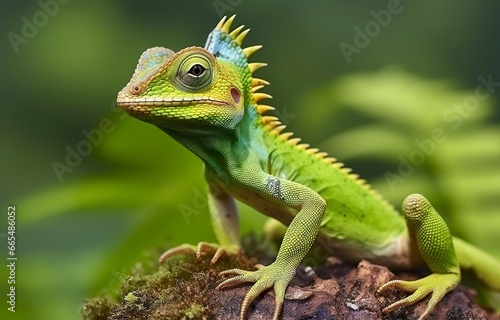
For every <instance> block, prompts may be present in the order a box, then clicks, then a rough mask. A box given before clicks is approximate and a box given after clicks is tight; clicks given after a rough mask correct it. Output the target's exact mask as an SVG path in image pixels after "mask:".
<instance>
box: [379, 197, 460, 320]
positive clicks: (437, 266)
mask: <svg viewBox="0 0 500 320" xmlns="http://www.w3.org/2000/svg"><path fill="white" fill-rule="evenodd" d="M403 213H404V216H405V220H406V224H407V226H408V231H409V235H410V237H409V241H410V246H413V247H418V250H419V253H420V255H421V256H422V258H423V259H424V261H425V263H426V264H427V266H428V267H429V269H430V270H431V272H432V274H430V275H429V276H427V277H424V278H422V279H418V280H415V281H403V280H393V281H389V282H388V283H386V284H384V285H383V286H382V287H380V288H379V290H378V292H379V293H380V292H382V291H384V290H386V289H388V288H390V287H397V288H400V289H402V290H405V291H407V292H411V293H412V294H411V295H410V296H408V297H406V298H404V299H401V300H399V301H396V302H395V303H393V304H391V305H390V306H388V307H386V308H385V309H384V310H383V312H384V313H388V312H391V311H392V310H394V309H396V308H398V307H402V306H408V305H412V304H414V303H416V302H418V301H420V300H422V299H424V298H425V297H427V296H428V295H430V296H431V297H430V299H429V302H428V303H427V308H426V309H425V311H424V313H423V314H422V315H421V316H420V318H419V320H423V319H425V318H426V317H427V316H428V315H429V313H430V312H431V311H432V310H433V309H434V307H435V306H436V304H437V303H438V302H439V301H440V300H441V299H442V298H443V297H444V295H445V294H446V293H447V292H449V291H450V290H452V289H453V288H455V287H456V286H457V285H458V284H459V283H460V266H459V262H458V259H457V255H456V254H455V248H454V245H453V238H452V236H451V234H450V231H449V229H448V227H447V225H446V223H445V222H444V220H443V219H442V218H441V216H440V215H439V213H437V211H436V210H435V209H434V208H433V207H432V205H431V204H430V202H429V201H428V200H427V199H426V198H425V197H424V196H422V195H420V194H412V195H410V196H408V197H407V198H406V199H405V200H404V202H403ZM415 244H416V246H414V245H415Z"/></svg>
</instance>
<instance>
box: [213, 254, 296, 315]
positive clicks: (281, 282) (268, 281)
mask: <svg viewBox="0 0 500 320" xmlns="http://www.w3.org/2000/svg"><path fill="white" fill-rule="evenodd" d="M289 269H291V270H289ZM294 274H295V269H293V268H286V267H280V266H278V265H275V264H271V265H269V266H266V267H260V268H259V269H258V270H257V271H247V270H241V269H230V270H226V271H223V272H221V273H219V275H221V276H226V275H236V276H235V277H232V278H230V279H226V280H224V281H222V282H221V283H220V284H219V285H218V286H217V287H216V290H220V289H222V288H224V287H228V286H232V285H237V284H242V283H247V282H255V283H254V285H253V286H252V287H251V288H250V290H249V291H248V292H247V294H246V295H245V298H243V302H242V304H241V311H240V320H243V319H244V318H245V315H246V313H247V311H248V308H249V307H250V304H251V303H252V301H253V300H255V298H257V297H258V296H259V295H260V294H261V293H262V292H264V291H265V290H267V289H269V288H274V293H275V298H274V301H275V305H274V315H273V320H278V317H279V315H280V312H281V308H282V307H283V301H284V299H285V291H286V288H287V286H288V284H289V283H290V281H291V280H292V278H293V276H294Z"/></svg>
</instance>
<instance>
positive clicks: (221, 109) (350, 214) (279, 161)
mask: <svg viewBox="0 0 500 320" xmlns="http://www.w3.org/2000/svg"><path fill="white" fill-rule="evenodd" d="M233 19H234V16H233V17H231V18H230V19H228V20H227V21H226V20H225V18H224V19H222V20H221V21H220V22H219V24H218V25H217V27H216V28H215V29H214V30H213V31H212V33H211V34H210V35H209V37H208V40H207V43H206V45H205V48H200V47H190V48H186V49H184V50H181V51H180V52H178V53H174V52H173V51H171V50H169V49H165V48H159V47H156V48H151V49H148V50H147V51H146V52H144V53H143V55H142V56H141V58H140V60H139V64H138V66H137V68H136V72H135V73H134V75H133V77H132V79H131V80H130V82H129V83H128V84H127V86H126V87H125V88H124V89H123V90H122V91H120V93H119V94H118V104H119V105H120V106H121V107H122V108H123V109H124V110H126V111H127V112H128V113H129V114H131V115H132V116H134V117H136V118H138V119H140V120H143V121H146V122H149V123H152V124H154V125H156V126H157V127H158V128H160V129H161V130H163V131H165V132H166V133H167V134H169V135H170V136H171V137H173V138H174V139H175V140H177V141H178V142H180V143H181V144H183V145H184V146H185V147H186V148H188V149H189V150H191V151H192V152H193V153H194V154H195V155H197V156H198V157H200V159H201V160H203V162H204V164H205V177H206V180H207V182H208V184H209V193H208V198H209V205H210V213H211V219H212V223H213V227H214V230H215V235H216V237H217V239H218V241H219V244H218V245H214V246H216V247H217V248H218V249H217V251H216V253H215V255H214V257H213V259H212V262H214V263H215V262H216V261H217V259H218V258H219V257H220V256H221V255H222V254H224V253H233V252H236V251H238V250H240V248H241V247H240V242H239V231H238V215H237V211H236V206H235V203H234V199H235V198H236V199H238V200H240V201H243V202H245V203H247V204H249V205H250V206H252V207H254V208H255V209H257V210H258V211H260V212H262V213H264V214H266V215H268V216H270V217H273V218H275V219H277V220H279V221H280V222H282V223H283V224H285V225H288V229H287V230H286V232H285V234H284V238H283V242H282V245H281V248H280V250H279V253H278V256H277V258H276V261H275V262H274V263H272V264H271V265H269V266H266V267H262V268H260V269H259V270H257V271H245V270H236V269H234V270H227V271H225V272H223V273H222V274H223V275H229V274H231V275H232V274H234V275H236V276H234V277H233V278H230V279H227V280H225V281H223V282H222V283H221V284H220V285H219V286H218V288H219V289H220V288H223V287H226V286H229V285H234V284H239V283H243V282H255V284H254V285H253V286H252V287H251V289H250V290H249V292H248V293H247V295H246V296H245V299H244V301H243V303H242V308H241V313H240V318H241V319H244V317H245V314H246V311H247V309H248V307H249V305H250V303H251V302H252V301H253V300H254V299H255V298H256V297H257V296H258V295H259V294H260V293H262V292H263V291H264V290H266V289H268V288H271V287H273V288H274V291H275V297H276V298H275V301H276V308H275V312H274V319H278V316H279V314H280V311H281V307H282V305H283V301H284V294H285V290H286V288H287V286H288V284H289V283H290V281H291V279H292V277H293V275H294V274H295V269H296V267H297V266H298V265H299V263H300V262H301V261H302V259H303V258H304V256H305V255H306V253H307V252H308V250H309V249H310V248H311V246H312V244H313V243H314V241H315V240H316V238H317V237H319V238H320V239H319V240H320V241H319V242H320V243H321V245H322V246H323V247H325V249H328V250H331V251H333V252H334V254H335V255H337V256H339V257H341V258H343V259H345V260H348V261H353V262H356V261H359V260H360V259H367V260H370V261H372V262H375V263H379V264H383V265H386V266H388V267H391V268H398V269H413V268H419V267H424V266H427V267H428V268H429V269H430V270H431V272H432V273H431V274H430V275H429V276H428V277H425V278H423V279H419V280H417V281H400V280H395V281H391V282H389V283H387V284H385V285H384V286H382V287H381V288H380V289H379V292H382V291H384V290H386V289H387V288H389V287H399V288H401V289H403V290H406V291H408V292H413V293H412V294H411V295H410V296H409V297H408V298H405V299H402V300H400V301H397V302H395V303H393V304H392V305H390V306H388V307H387V308H385V309H384V312H390V311H391V310H393V309H395V308H397V307H400V306H406V305H411V304H413V303H415V302H416V301H419V300H421V299H423V298H425V297H426V296H427V295H429V294H430V295H431V298H430V300H429V302H428V307H427V309H426V311H425V312H424V314H422V316H421V317H420V319H424V318H425V317H426V316H427V315H428V314H429V313H430V312H431V311H432V309H433V308H434V306H435V305H436V303H438V302H439V300H441V298H442V297H443V296H444V295H445V294H446V293H447V292H448V291H450V290H452V289H453V288H454V287H456V286H457V285H458V283H459V282H460V267H462V268H467V269H471V270H473V272H475V273H476V275H477V276H478V277H479V278H480V279H481V280H483V281H484V282H485V283H486V284H487V285H489V286H490V287H492V288H494V289H497V290H500V263H499V262H497V261H496V260H494V259H493V258H492V257H490V256H488V255H487V254H486V253H484V252H481V251H480V250H479V249H476V248H474V247H473V246H471V245H469V244H466V243H465V242H463V241H461V240H459V239H455V238H452V236H451V235H450V232H449V230H448V228H447V226H446V224H445V223H444V221H443V220H442V219H441V217H440V216H439V214H438V213H437V212H436V211H435V210H434V209H433V208H432V206H431V205H430V203H429V202H428V201H427V200H426V199H425V198H424V197H423V196H421V195H418V194H414V195H410V196H409V197H408V198H407V199H405V201H404V203H403V212H404V217H403V216H401V215H400V214H399V213H398V212H397V211H396V210H394V208H393V207H392V206H390V205H389V204H388V203H386V202H385V201H384V200H383V199H382V198H381V197H380V196H379V195H378V194H376V193H375V192H374V191H373V190H371V189H370V187H369V186H367V185H366V184H365V183H364V182H363V181H362V180H359V179H358V178H357V176H356V175H352V174H349V170H348V169H345V168H342V164H340V163H338V162H335V160H334V159H332V158H327V157H326V154H324V153H320V152H317V150H316V149H309V148H308V145H304V144H298V142H299V140H298V139H290V136H291V134H290V133H281V131H282V130H283V129H284V126H282V125H281V123H280V122H279V121H278V119H277V118H275V117H270V116H264V115H262V113H264V112H266V111H269V110H272V108H271V107H269V106H266V105H260V104H258V102H259V101H260V100H261V99H264V98H269V97H270V96H268V95H266V94H263V93H259V92H257V91H258V90H259V89H261V88H262V87H263V86H264V85H266V84H268V83H267V82H266V81H264V80H261V79H257V78H253V76H252V73H253V72H254V71H255V70H256V69H258V68H259V67H261V66H264V64H261V63H248V62H247V58H248V57H249V56H250V55H251V54H252V53H253V52H255V51H256V50H258V49H260V46H253V47H249V48H245V49H242V48H241V43H242V41H243V38H244V37H245V35H246V34H247V32H248V30H245V31H242V27H240V28H237V29H235V30H233V31H232V32H230V27H231V24H232V22H233ZM405 220H406V221H405ZM206 246H211V245H209V244H206V243H200V244H199V245H198V247H197V248H196V247H194V246H191V245H182V246H180V247H178V248H174V249H172V250H169V251H167V252H166V253H165V254H164V255H163V256H162V257H161V258H160V260H161V261H164V260H166V259H168V258H169V257H170V256H172V255H174V254H178V253H183V252H190V251H192V250H197V254H200V253H201V252H202V251H204V250H205V248H206Z"/></svg>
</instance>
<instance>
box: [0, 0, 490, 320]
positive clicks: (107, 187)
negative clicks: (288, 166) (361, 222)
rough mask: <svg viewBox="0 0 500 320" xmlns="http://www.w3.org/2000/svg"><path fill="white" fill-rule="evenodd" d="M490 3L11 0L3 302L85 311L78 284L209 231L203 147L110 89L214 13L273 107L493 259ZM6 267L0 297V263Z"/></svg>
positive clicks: (89, 291) (104, 279)
mask: <svg viewBox="0 0 500 320" xmlns="http://www.w3.org/2000/svg"><path fill="white" fill-rule="evenodd" d="M63 2H64V3H63ZM388 8H389V9H391V8H393V13H391V14H389V15H384V14H383V13H381V10H385V12H389V11H387V10H388ZM394 8H395V9H394ZM499 9H500V4H499V3H498V2H496V1H481V2H471V1H462V0H460V1H451V0H448V1H439V2H421V1H401V2H397V1H358V2H347V1H326V0H325V1H309V2H307V3H306V2H305V1H283V0H282V1H272V2H271V1H263V0H260V1H249V0H220V1H204V2H201V1H193V0H191V1H182V2H181V1H176V2H173V1H142V2H140V3H139V2H137V1H129V0H127V1H124V0H122V1H117V0H110V1H85V2H84V1H78V0H69V1H68V0H65V1H62V0H59V1H56V0H41V1H24V2H20V1H19V2H10V3H3V9H2V11H1V13H0V15H1V19H0V26H1V28H2V31H3V34H4V38H3V45H2V46H1V48H0V50H1V56H2V59H1V60H0V61H1V64H2V77H1V80H0V81H1V89H2V100H3V108H2V116H1V117H0V126H1V128H2V135H1V137H0V139H1V148H2V149H1V150H2V157H1V161H2V166H1V178H2V179H1V181H2V185H1V189H2V192H1V195H0V197H1V198H0V203H1V204H2V209H1V210H2V212H4V214H2V217H3V218H2V219H1V221H0V226H1V228H0V242H1V246H0V247H1V248H0V257H1V259H2V261H3V262H2V263H1V264H2V265H4V264H5V261H6V260H5V259H6V255H7V248H6V237H5V236H6V230H7V217H6V215H7V207H8V205H15V206H16V214H17V230H16V236H17V256H18V261H17V270H16V271H17V282H16V293H17V295H16V298H17V299H16V302H17V303H16V313H15V314H12V313H10V312H7V310H6V309H7V307H8V305H7V303H6V302H2V304H1V305H2V308H0V317H1V318H2V319H53V320H57V319H64V320H68V319H79V318H80V308H81V306H82V301H83V299H85V298H86V297H92V296H95V295H96V294H97V293H99V292H100V290H101V289H103V288H105V287H107V286H108V285H111V286H112V285H113V284H116V283H118V279H119V278H120V277H121V274H123V273H126V272H127V270H129V269H130V267H131V266H132V265H133V264H134V262H135V261H139V260H142V259H144V258H145V255H146V252H147V251H148V250H149V249H151V248H154V247H157V246H173V245H177V244H180V243H183V242H190V243H197V242H198V241H201V240H204V241H213V240H214V236H213V234H212V231H211V228H210V225H209V220H208V213H207V208H206V202H204V201H205V200H204V198H203V193H204V184H203V179H202V174H201V162H200V161H199V160H198V159H196V158H195V157H194V156H192V155H191V154H190V153H189V152H188V151H186V150H184V149H183V148H181V147H180V146H178V145H177V144H176V143H174V142H173V141H172V140H171V139H170V138H169V137H168V136H166V135H165V134H163V133H162V132H161V131H160V130H158V129H156V128H155V127H153V126H151V125H148V124H144V123H140V122H139V121H137V120H134V119H131V118H129V117H127V116H125V115H124V114H123V113H122V112H120V110H118V109H117V108H116V107H115V106H114V99H115V97H116V93H117V92H118V91H119V90H120V89H121V88H122V87H123V86H124V85H125V84H126V83H127V82H128V80H129V79H130V77H131V75H132V73H133V70H134V67H135V64H136V62H137V60H138V58H139V56H140V54H141V53H142V51H144V50H145V49H146V48H148V47H152V46H165V47H169V48H171V49H173V50H175V51H177V50H179V49H181V48H184V47H186V46H191V45H200V46H202V45H203V44H204V43H205V39H206V36H207V35H208V33H209V32H210V31H211V30H212V28H213V27H214V26H215V24H216V23H217V22H218V20H219V19H220V18H221V16H222V15H224V14H227V15H232V14H234V13H236V14H237V15H238V16H237V20H236V23H235V26H237V25H240V24H245V25H246V26H247V27H249V28H251V29H252V32H251V33H250V34H249V36H248V37H247V39H246V40H245V41H246V44H248V45H252V44H263V45H264V49H263V50H261V51H260V52H259V53H257V54H256V55H255V57H252V58H253V60H254V61H257V60H258V61H264V62H267V63H269V67H267V68H265V69H263V70H260V71H258V76H259V77H262V78H264V79H266V80H269V81H270V82H271V83H272V85H271V86H270V87H269V88H268V90H267V92H268V93H270V94H272V95H273V96H274V99H273V101H271V102H269V104H271V105H273V106H275V107H276V108H277V113H278V115H281V117H282V118H283V122H284V123H286V124H287V125H288V129H289V130H291V131H293V132H295V133H296V134H297V136H299V137H301V138H302V139H303V141H305V142H307V143H310V144H312V145H313V146H319V147H321V149H322V150H324V151H327V152H329V153H330V154H331V155H333V156H335V157H337V158H339V159H340V160H342V161H343V162H345V163H346V164H347V165H348V166H350V167H352V168H354V171H356V172H358V173H361V175H362V176H363V177H366V178H367V179H368V180H369V181H370V182H371V183H372V184H373V185H374V186H375V187H376V189H378V190H380V192H381V193H383V194H384V196H385V197H386V198H388V199H389V200H390V201H391V202H392V203H393V204H395V205H396V206H399V204H400V203H401V201H402V200H403V198H404V196H405V195H406V194H408V193H411V192H422V193H425V194H426V195H427V196H428V197H429V198H431V199H432V201H434V203H435V205H436V207H437V208H438V209H439V210H440V211H441V212H442V214H443V216H445V218H446V219H447V221H448V222H449V224H450V227H451V228H452V229H453V231H454V233H456V234H459V235H460V236H462V237H464V238H466V239H468V240H469V241H471V242H473V243H475V244H477V245H479V246H481V247H483V248H485V249H487V250H488V251H490V252H492V253H494V254H495V255H496V256H497V257H499V258H500V249H499V248H498V246H496V245H495V241H496V243H498V239H499V236H498V234H499V232H500V130H499V125H498V124H499V119H500V112H499V107H498V106H499V101H500V99H499V98H500V86H499V85H498V84H495V83H494V82H495V81H496V80H498V81H500V64H499V63H498V57H500V41H499V39H500V23H499V20H498V16H499V13H500V11H499ZM376 17H379V19H383V20H381V21H382V22H378V21H377V18H376ZM380 17H382V18H380ZM30 24H32V25H30ZM358 28H359V29H358ZM366 28H368V29H366ZM358 30H362V31H361V32H363V33H364V34H365V36H361V35H359V34H358V33H359V31H358ZM363 30H364V31H363ZM367 33H368V34H370V35H366V34H367ZM357 34H358V35H357ZM355 41H357V42H355ZM356 43H357V44H358V46H357V47H353V46H355V45H356ZM348 46H351V47H350V49H349V50H353V51H352V52H351V54H348V56H347V58H346V54H345V52H343V50H342V48H344V50H345V48H347V47H348ZM481 77H482V78H481ZM488 77H490V79H492V80H493V83H491V81H490V87H489V90H488V89H487V88H486V87H484V86H483V87H482V88H481V91H480V93H481V94H482V96H481V97H479V96H478V92H477V90H476V88H477V87H478V86H479V85H481V84H482V83H484V80H485V79H486V81H487V79H488ZM476 102H477V103H476ZM466 104H469V105H468V106H464V105H466ZM435 129H439V130H441V131H442V132H443V134H444V135H445V136H446V139H445V140H446V141H441V142H437V143H436V142H435V143H434V146H433V147H432V148H431V145H430V144H427V146H428V148H427V151H428V152H427V154H424V156H423V157H421V158H419V155H421V154H423V151H422V149H419V147H418V145H419V144H418V143H416V142H415V140H418V141H419V142H420V144H422V143H423V142H422V141H427V142H429V140H427V139H429V138H432V136H433V132H434V130H435ZM104 131H105V132H104ZM89 137H90V138H89ZM71 150H76V151H77V152H80V155H79V156H77V155H75V154H73V153H74V151H71ZM78 150H79V151H78ZM419 152H420V153H419ZM412 157H413V158H412ZM409 159H413V161H414V163H416V165H411V166H408V165H406V166H405V165H404V163H405V161H406V163H408V161H410V160H409ZM402 166H403V167H402ZM410 167H411V168H413V169H411V168H410ZM55 168H56V169H55ZM398 170H403V171H401V172H400V171H398ZM401 173H403V175H402V174H401ZM395 177H396V178H395ZM397 177H399V178H397ZM242 211H243V215H242V226H243V230H244V232H245V233H248V232H250V231H257V230H259V228H260V226H261V224H262V223H263V221H264V218H263V217H262V215H260V214H256V213H253V212H252V211H251V210H250V209H248V208H244V207H242ZM0 276H1V282H0V283H1V284H0V288H1V290H0V291H1V292H0V293H1V296H2V297H4V299H5V297H6V294H7V284H6V278H7V276H8V270H7V268H6V267H2V268H0ZM4 315H5V316H6V317H7V318H5V317H4Z"/></svg>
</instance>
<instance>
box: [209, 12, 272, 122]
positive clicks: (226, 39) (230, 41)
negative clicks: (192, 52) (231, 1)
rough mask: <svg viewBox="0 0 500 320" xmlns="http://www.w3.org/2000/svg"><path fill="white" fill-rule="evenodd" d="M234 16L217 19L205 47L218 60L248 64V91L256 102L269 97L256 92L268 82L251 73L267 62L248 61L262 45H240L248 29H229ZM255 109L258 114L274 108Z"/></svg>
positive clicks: (259, 107)
mask: <svg viewBox="0 0 500 320" xmlns="http://www.w3.org/2000/svg"><path fill="white" fill-rule="evenodd" d="M235 17H236V16H235V15H233V16H232V17H230V18H229V19H227V17H223V18H222V19H221V20H220V21H219V23H218V24H217V26H216V27H215V29H214V30H213V31H212V32H211V33H210V34H209V35H208V39H207V42H206V43H205V49H207V50H208V51H210V52H211V53H212V54H213V55H214V56H215V57H216V58H217V59H218V60H226V61H230V62H231V63H234V64H235V65H238V66H241V67H247V66H248V69H249V70H250V73H251V77H250V86H251V87H250V91H251V93H252V97H253V100H254V101H255V102H256V103H257V102H259V101H260V100H262V99H266V98H271V96H270V95H268V94H266V93H261V92H257V91H258V90H260V89H262V88H263V87H264V86H266V85H268V84H269V82H267V81H265V80H262V79H259V78H254V77H253V73H254V72H255V71H256V70H258V69H260V68H262V67H265V66H267V64H266V63H262V62H252V63H249V62H248V58H249V57H250V56H251V55H252V54H253V53H255V52H256V51H257V50H259V49H260V48H262V46H261V45H255V46H250V47H246V48H243V47H242V46H241V45H242V43H243V40H244V39H245V37H246V35H247V34H248V32H249V31H250V29H245V30H243V28H244V26H239V27H238V28H236V29H234V30H233V31H231V25H232V24H233V21H234V18H235ZM256 109H257V111H258V112H259V113H260V114H262V113H263V112H265V111H269V110H274V108H273V107H270V106H265V105H256Z"/></svg>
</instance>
